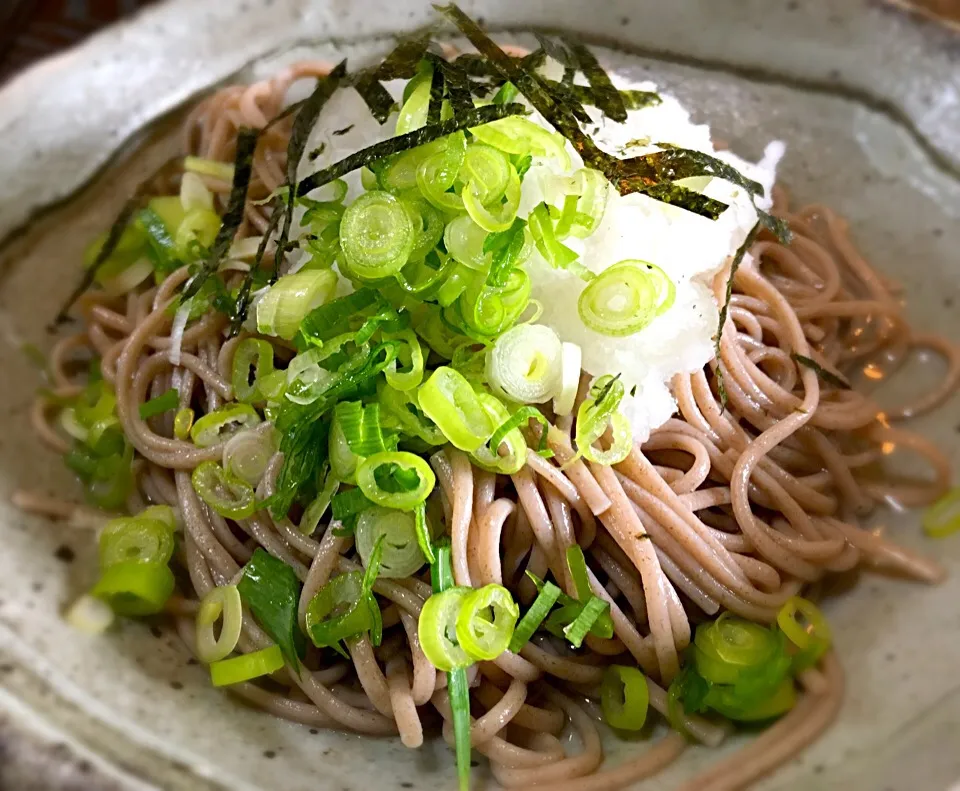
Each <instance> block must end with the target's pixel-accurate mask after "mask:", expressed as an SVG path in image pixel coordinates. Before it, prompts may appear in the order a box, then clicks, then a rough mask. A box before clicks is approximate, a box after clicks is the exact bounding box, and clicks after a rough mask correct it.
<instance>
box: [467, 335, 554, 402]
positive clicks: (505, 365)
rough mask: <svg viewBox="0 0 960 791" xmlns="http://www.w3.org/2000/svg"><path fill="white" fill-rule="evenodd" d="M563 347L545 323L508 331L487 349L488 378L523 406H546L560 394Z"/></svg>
mask: <svg viewBox="0 0 960 791" xmlns="http://www.w3.org/2000/svg"><path fill="white" fill-rule="evenodd" d="M562 357H563V347H562V345H561V343H560V338H559V337H558V336H557V333H556V332H554V331H553V330H552V329H551V328H550V327H547V326H544V325H542V324H521V325H519V326H516V327H513V328H512V329H509V330H507V331H506V332H505V333H503V335H501V336H500V337H499V338H497V342H496V343H495V344H494V345H493V346H492V347H491V348H490V349H488V350H487V359H486V373H487V379H488V380H489V382H490V384H491V385H493V387H494V388H495V390H496V391H498V392H501V393H503V394H504V396H505V397H506V398H508V399H510V400H511V401H516V402H518V403H521V404H543V403H545V402H547V401H549V400H550V399H551V398H553V397H554V396H555V395H557V393H558V392H559V386H560V377H561V360H562Z"/></svg>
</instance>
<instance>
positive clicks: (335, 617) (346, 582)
mask: <svg viewBox="0 0 960 791" xmlns="http://www.w3.org/2000/svg"><path fill="white" fill-rule="evenodd" d="M370 599H372V595H371V594H369V593H367V592H365V591H364V586H363V574H362V573H361V572H359V571H351V572H348V573H347V574H340V575H339V576H337V577H334V578H333V579H332V580H330V582H328V583H327V584H326V585H324V586H323V587H322V588H321V589H320V590H319V591H318V592H317V595H316V596H314V597H313V599H311V600H310V604H309V605H307V613H306V626H307V634H308V635H310V639H311V640H312V641H313V644H314V645H316V646H317V647H319V648H329V647H332V646H335V645H337V644H338V643H339V642H340V641H341V640H344V639H346V638H349V637H355V636H357V635H359V634H361V633H362V632H366V631H369V630H372V629H373V628H374V618H375V617H377V616H379V614H380V609H379V607H378V606H377V605H376V603H375V602H373V603H371V602H370ZM375 613H376V615H375Z"/></svg>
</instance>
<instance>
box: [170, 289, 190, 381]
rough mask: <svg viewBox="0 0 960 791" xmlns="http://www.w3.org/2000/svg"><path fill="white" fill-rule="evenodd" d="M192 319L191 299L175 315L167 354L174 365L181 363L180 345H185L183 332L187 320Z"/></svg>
mask: <svg viewBox="0 0 960 791" xmlns="http://www.w3.org/2000/svg"><path fill="white" fill-rule="evenodd" d="M188 321H190V300H189V299H188V300H187V301H186V302H185V303H184V304H183V305H181V306H180V307H179V308H177V312H176V315H174V317H173V325H172V326H171V327H170V351H169V352H168V353H167V356H168V357H169V359H170V363H171V364H172V365H180V351H181V349H180V347H181V346H183V333H184V330H186V329H187V322H188Z"/></svg>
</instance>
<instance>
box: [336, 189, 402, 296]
mask: <svg viewBox="0 0 960 791" xmlns="http://www.w3.org/2000/svg"><path fill="white" fill-rule="evenodd" d="M416 241H417V233H416V232H415V228H414V225H413V222H412V221H411V220H410V213H409V211H408V210H407V208H406V207H405V206H404V205H403V203H402V202H401V201H400V200H399V199H397V197H396V196H394V195H391V194H390V193H389V192H380V191H373V192H365V193H364V194H363V195H361V196H360V197H359V198H357V199H356V200H355V201H354V202H353V203H351V204H350V205H349V206H348V207H347V210H346V211H345V212H344V214H343V220H342V221H341V223H340V246H341V248H342V249H343V254H344V256H345V258H346V265H347V267H348V268H349V271H350V273H351V274H353V275H355V276H357V277H358V278H360V279H365V280H376V279H378V278H382V277H389V276H391V275H394V274H396V273H397V272H399V271H400V270H401V269H402V268H403V266H404V264H406V263H407V261H408V260H409V258H410V253H411V252H412V251H413V248H414V244H415V243H416Z"/></svg>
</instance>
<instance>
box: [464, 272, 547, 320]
mask: <svg viewBox="0 0 960 791" xmlns="http://www.w3.org/2000/svg"><path fill="white" fill-rule="evenodd" d="M530 288H531V284H530V276H529V275H528V274H527V273H526V271H524V270H523V269H514V270H513V271H512V272H510V275H509V277H508V278H507V284H506V285H505V286H503V287H502V288H498V287H494V286H489V285H487V283H486V281H485V280H484V279H483V278H477V279H476V280H474V281H473V282H472V283H470V284H469V285H468V286H467V289H466V291H465V292H464V293H463V295H462V296H461V297H460V299H459V300H458V302H457V305H458V306H459V308H460V313H461V314H462V316H463V321H464V323H465V324H466V325H467V327H468V328H469V329H470V330H472V331H473V332H476V333H479V334H480V335H483V336H494V335H499V334H500V333H502V332H504V331H505V330H507V329H508V328H510V327H512V326H513V325H514V324H515V323H516V322H517V320H518V319H519V318H520V316H521V315H522V314H523V312H524V310H526V308H527V305H528V304H529V302H530Z"/></svg>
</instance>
